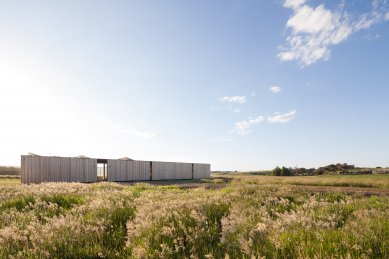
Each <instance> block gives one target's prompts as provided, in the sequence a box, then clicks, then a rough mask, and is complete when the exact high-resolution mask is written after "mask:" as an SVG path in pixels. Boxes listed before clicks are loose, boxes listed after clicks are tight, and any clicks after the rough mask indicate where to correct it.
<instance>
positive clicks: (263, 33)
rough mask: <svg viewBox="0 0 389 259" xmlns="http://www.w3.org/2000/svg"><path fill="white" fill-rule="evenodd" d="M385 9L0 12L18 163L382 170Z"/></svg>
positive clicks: (1, 137)
mask: <svg viewBox="0 0 389 259" xmlns="http://www.w3.org/2000/svg"><path fill="white" fill-rule="evenodd" d="M388 72H389V3H388V1H386V0H377V1H366V0H357V1H308V0H286V1H282V0H274V1H254V0H252V1H249V0H246V1H245V0H242V1H226V0H215V1H199V0H196V1H151V0H147V1H32V2H31V1H28V2H26V1H0V90H1V95H0V96H1V102H0V119H1V127H0V145H1V148H0V164H2V165H18V164H19V163H20V155H21V154H26V153H28V152H33V153H37V154H41V155H60V156H78V155H81V154H82V155H86V156H90V157H101V158H120V157H124V156H128V157H131V158H133V159H140V160H167V161H187V162H205V163H211V164H212V169H213V170H260V169H272V168H274V167H275V166H276V165H285V166H302V167H318V166H322V165H326V164H329V163H337V162H342V163H343V162H347V163H351V164H356V165H359V166H389V157H388V154H389V138H388V137H387V132H389V102H388V101H387V98H388V96H389V75H388Z"/></svg>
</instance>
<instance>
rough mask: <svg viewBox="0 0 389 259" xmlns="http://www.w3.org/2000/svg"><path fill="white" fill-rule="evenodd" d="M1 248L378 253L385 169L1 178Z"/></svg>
mask: <svg viewBox="0 0 389 259" xmlns="http://www.w3.org/2000/svg"><path fill="white" fill-rule="evenodd" d="M0 197H1V200H0V257H1V258H7V257H13V258H36V257H52V258H55V257H57V258H74V257H82V258H91V257H107V258H115V257H130V258H185V257H187V258H251V257H255V258H258V257H263V256H265V257H266V258H308V257H309V258H313V257H316V258H329V257H352V258H367V257H369V258H387V257H388V256H389V217H388V216H389V175H323V176H294V177H277V176H262V175H255V174H239V173H235V174H212V177H211V178H209V179H202V180H179V181H167V182H166V181H152V182H149V183H122V184H120V183H108V182H100V183H93V184H81V183H42V184H32V185H21V184H20V179H17V178H7V177H2V178H0Z"/></svg>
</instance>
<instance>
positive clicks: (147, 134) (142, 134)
mask: <svg viewBox="0 0 389 259" xmlns="http://www.w3.org/2000/svg"><path fill="white" fill-rule="evenodd" d="M123 132H124V133H127V134H131V135H135V136H138V137H142V138H154V137H156V135H155V134H154V133H150V132H147V131H139V130H135V129H125V130H123Z"/></svg>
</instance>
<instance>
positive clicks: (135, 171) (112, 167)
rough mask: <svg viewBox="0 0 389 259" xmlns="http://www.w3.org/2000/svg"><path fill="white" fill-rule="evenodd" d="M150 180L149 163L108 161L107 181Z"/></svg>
mask: <svg viewBox="0 0 389 259" xmlns="http://www.w3.org/2000/svg"><path fill="white" fill-rule="evenodd" d="M147 180H150V162H149V161H130V160H113V159H109V160H108V181H112V182H127V181H147Z"/></svg>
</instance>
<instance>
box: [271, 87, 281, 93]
mask: <svg viewBox="0 0 389 259" xmlns="http://www.w3.org/2000/svg"><path fill="white" fill-rule="evenodd" d="M269 89H270V91H271V92H272V93H275V94H276V93H279V92H280V91H281V87H279V86H276V85H274V86H271V87H270V88H269Z"/></svg>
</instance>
